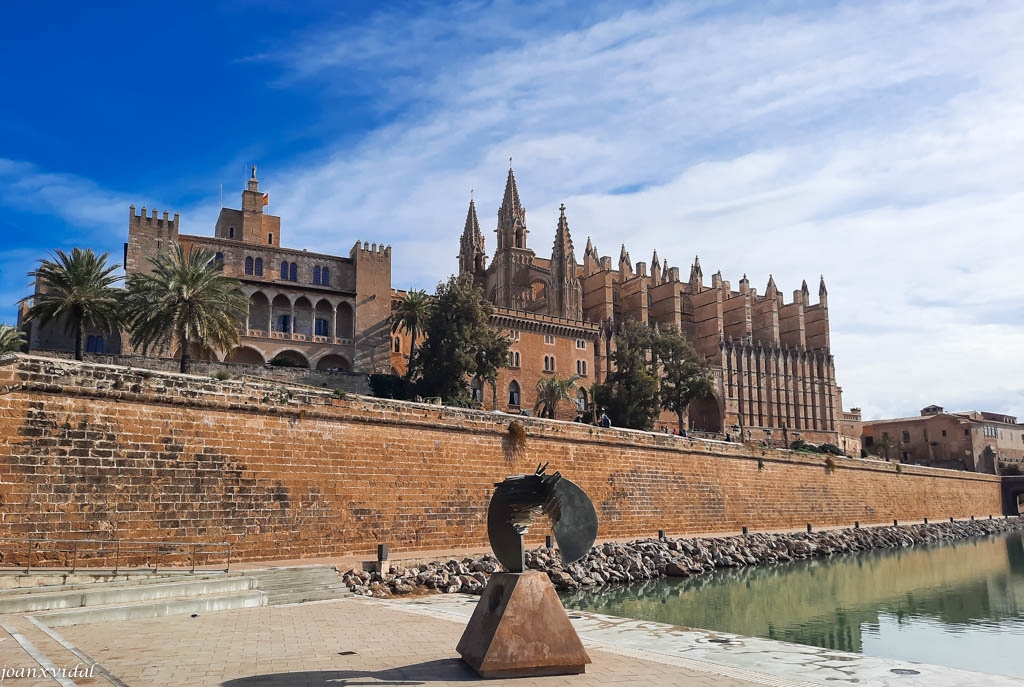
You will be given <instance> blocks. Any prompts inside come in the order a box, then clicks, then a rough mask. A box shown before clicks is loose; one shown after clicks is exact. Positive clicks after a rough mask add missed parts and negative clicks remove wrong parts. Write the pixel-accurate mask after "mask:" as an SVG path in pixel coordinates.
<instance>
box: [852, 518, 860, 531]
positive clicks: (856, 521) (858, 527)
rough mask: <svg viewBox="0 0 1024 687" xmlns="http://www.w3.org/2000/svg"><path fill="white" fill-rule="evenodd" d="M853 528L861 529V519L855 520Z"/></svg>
mask: <svg viewBox="0 0 1024 687" xmlns="http://www.w3.org/2000/svg"><path fill="white" fill-rule="evenodd" d="M853 529H855V530H859V529H860V520H855V521H854V522H853Z"/></svg>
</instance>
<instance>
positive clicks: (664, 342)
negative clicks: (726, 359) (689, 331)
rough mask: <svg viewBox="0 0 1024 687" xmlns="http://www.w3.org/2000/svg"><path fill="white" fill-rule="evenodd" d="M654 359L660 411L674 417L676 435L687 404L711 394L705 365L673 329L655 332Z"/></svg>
mask: <svg viewBox="0 0 1024 687" xmlns="http://www.w3.org/2000/svg"><path fill="white" fill-rule="evenodd" d="M652 344H653V345H652V349H653V352H654V358H655V360H656V362H657V363H660V375H659V381H660V389H659V392H658V398H659V401H660V402H661V407H662V408H664V409H665V410H670V411H672V412H673V413H675V414H676V418H677V421H678V423H679V431H680V432H681V431H683V429H684V428H683V416H684V415H686V408H687V406H689V405H690V401H693V400H695V399H698V398H706V397H708V396H710V395H711V392H712V390H713V387H712V384H711V376H710V374H709V372H708V366H707V363H706V362H705V361H704V359H703V358H701V356H700V355H699V354H698V353H697V351H696V349H694V347H693V345H692V344H691V343H690V342H689V341H688V340H687V339H686V337H684V336H683V334H682V332H680V331H679V330H678V329H676V328H675V327H671V328H669V329H664V330H662V331H660V332H658V333H657V334H656V335H655V336H654V338H653V342H652Z"/></svg>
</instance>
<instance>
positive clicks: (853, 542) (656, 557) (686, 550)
mask: <svg viewBox="0 0 1024 687" xmlns="http://www.w3.org/2000/svg"><path fill="white" fill-rule="evenodd" d="M1021 529H1024V518H1009V519H1005V520H968V521H960V522H942V523H931V524H928V525H900V526H898V527H897V526H893V527H867V528H850V529H841V530H826V531H823V532H807V533H804V532H799V533H795V534H748V535H741V536H733V537H697V538H693V539H668V538H664V539H637V540H635V541H631V542H628V543H616V542H609V543H605V544H599V545H597V546H595V547H593V548H592V549H591V550H590V552H589V553H588V554H587V555H586V556H584V557H583V558H582V559H580V560H578V561H576V562H575V563H573V564H571V565H568V566H563V565H562V560H561V557H560V556H559V554H558V551H557V550H555V549H548V548H540V549H535V550H533V551H528V552H527V553H526V564H527V567H529V568H531V569H533V570H541V571H544V572H546V573H547V574H548V577H550V578H551V581H552V582H553V583H554V585H555V586H556V587H557V588H559V589H565V590H570V589H578V588H580V587H593V586H598V585H603V584H616V583H624V582H634V581H637V580H650V579H655V578H659V577H690V576H692V575H700V574H702V573H706V572H710V571H712V570H714V569H716V568H737V567H743V566H753V565H765V564H770V563H782V562H786V561H793V560H800V559H804V558H817V557H825V556H833V555H836V554H843V553H852V552H856V551H868V550H871V549H891V548H906V547H911V546H920V545H923V544H929V543H933V542H942V541H952V540H956V539H968V538H971V537H984V536H988V535H992V534H1000V533H1003V532H1009V531H1011V530H1021ZM500 569H501V565H500V564H499V563H498V561H497V560H496V559H495V558H494V557H493V556H490V555H487V556H482V557H480V558H465V559H463V560H461V561H460V560H455V559H451V560H448V561H434V562H430V563H424V564H420V565H418V566H415V567H402V566H393V567H392V568H391V571H390V572H389V573H387V574H383V575H382V574H381V573H376V572H373V573H371V572H366V571H364V570H359V569H355V568H353V569H352V570H349V571H348V572H346V573H345V575H344V581H345V583H346V584H347V585H348V587H349V589H351V590H352V591H353V592H355V593H356V594H363V595H366V596H377V597H385V596H392V595H405V594H412V593H435V592H441V593H448V594H453V593H456V592H462V593H468V594H479V593H480V592H481V591H482V590H483V588H484V585H486V584H487V578H488V576H489V575H490V574H491V573H493V572H495V571H497V570H500Z"/></svg>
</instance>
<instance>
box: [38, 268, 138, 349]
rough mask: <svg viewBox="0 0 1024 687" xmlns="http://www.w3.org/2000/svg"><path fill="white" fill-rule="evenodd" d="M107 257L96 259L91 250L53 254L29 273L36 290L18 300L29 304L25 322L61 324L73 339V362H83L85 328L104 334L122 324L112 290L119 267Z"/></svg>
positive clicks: (117, 294) (116, 295)
mask: <svg viewBox="0 0 1024 687" xmlns="http://www.w3.org/2000/svg"><path fill="white" fill-rule="evenodd" d="M107 257H108V253H104V254H103V255H96V253H94V252H93V251H92V249H86V250H82V249H81V248H73V249H71V254H70V255H69V254H68V253H65V252H64V251H63V250H56V251H54V252H53V254H52V258H53V259H52V260H41V261H40V262H39V267H38V268H36V269H35V270H33V271H31V272H29V273H28V276H30V277H34V278H35V279H36V281H37V284H38V286H39V290H38V291H37V292H36V293H35V295H33V296H28V297H27V298H23V299H21V302H23V303H30V304H31V305H30V306H29V309H28V311H27V313H26V320H28V321H32V320H38V321H39V323H40V324H44V325H45V324H47V323H50V322H61V323H63V325H64V328H65V331H66V333H67V334H74V337H75V360H81V359H82V340H83V339H84V338H85V331H86V329H87V328H91V329H96V330H98V331H100V332H103V333H105V334H109V333H111V332H113V331H116V330H117V329H118V327H119V325H120V324H121V308H120V306H121V292H120V291H119V290H118V289H115V288H114V284H115V283H117V280H118V278H117V277H116V276H114V271H115V270H117V269H118V268H119V267H120V265H108V264H107Z"/></svg>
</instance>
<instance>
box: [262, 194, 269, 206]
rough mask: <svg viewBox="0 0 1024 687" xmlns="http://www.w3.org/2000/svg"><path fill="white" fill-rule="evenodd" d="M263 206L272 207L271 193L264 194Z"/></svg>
mask: <svg viewBox="0 0 1024 687" xmlns="http://www.w3.org/2000/svg"><path fill="white" fill-rule="evenodd" d="M263 205H270V194H269V193H264V194H263Z"/></svg>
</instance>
